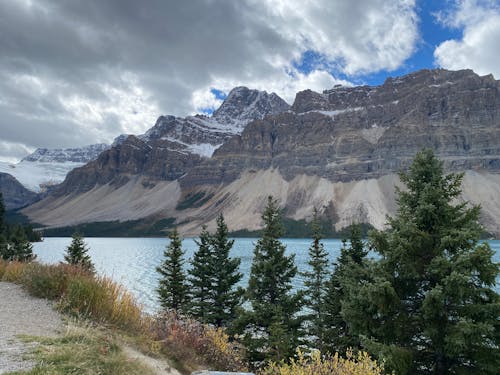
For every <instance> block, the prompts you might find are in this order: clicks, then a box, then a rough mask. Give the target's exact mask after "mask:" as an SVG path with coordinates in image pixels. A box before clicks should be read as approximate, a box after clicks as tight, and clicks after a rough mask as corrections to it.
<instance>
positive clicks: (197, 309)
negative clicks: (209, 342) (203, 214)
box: [189, 226, 213, 323]
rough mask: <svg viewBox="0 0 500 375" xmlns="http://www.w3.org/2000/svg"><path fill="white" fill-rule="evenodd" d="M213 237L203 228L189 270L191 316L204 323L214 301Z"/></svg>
mask: <svg viewBox="0 0 500 375" xmlns="http://www.w3.org/2000/svg"><path fill="white" fill-rule="evenodd" d="M211 241H212V236H211V235H210V233H209V232H208V231H207V227H206V226H203V227H202V230H201V233H200V238H199V239H198V240H195V242H196V244H197V245H198V250H197V251H196V252H195V253H194V255H193V259H192V260H191V268H190V269H189V300H190V301H189V314H190V315H191V316H192V317H194V318H196V319H198V320H199V321H200V322H202V323H207V322H208V319H209V313H210V309H211V308H212V306H213V300H212V298H211V296H210V291H211V290H212V270H213V254H212V244H211Z"/></svg>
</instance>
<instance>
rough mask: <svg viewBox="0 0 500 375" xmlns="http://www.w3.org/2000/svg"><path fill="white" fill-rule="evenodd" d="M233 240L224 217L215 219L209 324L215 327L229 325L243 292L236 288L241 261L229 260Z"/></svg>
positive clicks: (220, 216) (239, 275)
mask: <svg viewBox="0 0 500 375" xmlns="http://www.w3.org/2000/svg"><path fill="white" fill-rule="evenodd" d="M233 244H234V240H229V239H228V229H227V225H226V222H225V221H224V216H223V215H222V214H221V215H219V216H218V217H217V230H216V231H215V233H214V235H213V236H212V248H213V253H212V254H213V260H212V290H211V299H212V301H213V305H212V309H210V318H209V322H210V323H212V324H214V325H216V326H217V327H221V326H227V325H229V324H230V323H231V322H232V321H233V320H234V319H235V317H236V309H237V308H238V306H239V305H240V304H241V298H242V296H243V293H244V290H243V289H241V288H236V284H237V283H238V282H239V281H240V280H241V278H242V277H243V275H242V274H241V273H240V272H239V271H238V270H239V267H240V262H241V260H240V259H239V258H230V257H229V252H230V251H231V248H232V247H233Z"/></svg>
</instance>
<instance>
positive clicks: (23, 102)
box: [0, 0, 419, 158]
mask: <svg viewBox="0 0 500 375" xmlns="http://www.w3.org/2000/svg"><path fill="white" fill-rule="evenodd" d="M417 22H418V20H417V18H416V13H415V1H414V0H407V1H397V0H392V1H387V0H359V1H356V2H352V1H347V0H338V1H331V0H316V1H299V0H287V1H280V0H259V1H257V0H244V1H243V0H241V1H230V0H219V1H217V0H200V1H183V2H175V1H163V0H150V1H147V2H138V1H135V0H109V1H100V0H87V1H77V0H68V1H62V2H61V1H55V0H38V1H17V0H4V1H2V2H0V35H1V37H0V51H2V53H1V54H0V111H1V112H0V113H1V115H2V116H0V132H1V138H2V140H3V141H4V142H10V143H12V144H23V145H24V146H25V147H26V148H27V149H31V148H34V147H55V146H57V147H70V146H78V145H83V144H88V143H94V142H103V141H105V142H110V141H111V140H112V139H113V138H114V137H115V136H117V135H119V134H121V133H142V132H144V131H146V130H147V129H148V128H150V127H151V126H152V125H153V123H154V120H155V118H156V117H157V116H159V115H161V114H174V115H181V116H184V115H187V114H193V113H195V112H197V111H200V110H203V109H206V108H215V107H216V106H218V105H219V104H220V98H217V97H216V96H215V95H214V93H213V92H212V91H211V90H212V89H214V88H215V89H218V90H222V91H225V92H228V91H229V90H230V89H231V88H232V87H234V86H237V85H245V86H248V87H251V88H258V89H261V90H266V91H268V92H272V91H274V92H276V93H277V94H278V95H280V96H282V97H283V98H284V99H285V100H287V101H288V102H290V103H291V102H292V101H293V99H294V95H295V93H296V92H297V91H299V90H303V89H305V88H311V89H313V90H322V89H326V88H330V87H332V86H333V85H334V84H336V83H343V84H349V80H350V79H351V77H356V76H357V75H360V74H365V73H370V72H377V71H380V70H389V71H390V70H393V69H396V68H398V67H399V66H401V64H403V63H404V61H405V60H406V59H408V58H409V57H410V56H411V55H412V53H413V52H414V50H415V45H416V43H417V42H418V39H419V36H418V25H417ZM308 51H314V53H315V54H317V56H321V59H322V61H321V63H318V64H314V63H313V64H311V69H308V70H307V71H305V70H303V69H302V68H301V67H300V66H299V65H298V64H297V62H298V61H301V59H302V58H303V57H304V55H305V54H307V52H308ZM339 77H342V78H343V79H339ZM7 149H8V148H5V147H4V148H2V149H0V158H2V157H3V158H7V157H12V155H13V154H12V153H10V154H9V153H8V152H7ZM9 149H10V148H9Z"/></svg>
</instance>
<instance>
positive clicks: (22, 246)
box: [4, 225, 36, 262]
mask: <svg viewBox="0 0 500 375" xmlns="http://www.w3.org/2000/svg"><path fill="white" fill-rule="evenodd" d="M6 248H7V250H6V253H5V254H4V259H6V260H16V261H19V262H31V261H33V260H35V258H36V255H35V254H33V245H31V242H29V241H28V238H27V237H26V234H25V233H24V229H23V227H21V226H20V225H16V226H14V228H13V229H12V230H11V233H10V235H9V241H8V243H7V246H6Z"/></svg>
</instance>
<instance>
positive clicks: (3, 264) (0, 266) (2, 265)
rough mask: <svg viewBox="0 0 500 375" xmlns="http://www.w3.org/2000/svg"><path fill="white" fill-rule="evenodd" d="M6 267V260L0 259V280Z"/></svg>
mask: <svg viewBox="0 0 500 375" xmlns="http://www.w3.org/2000/svg"><path fill="white" fill-rule="evenodd" d="M6 268H7V262H6V261H4V260H3V259H0V280H2V278H3V274H4V273H5V269H6Z"/></svg>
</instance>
